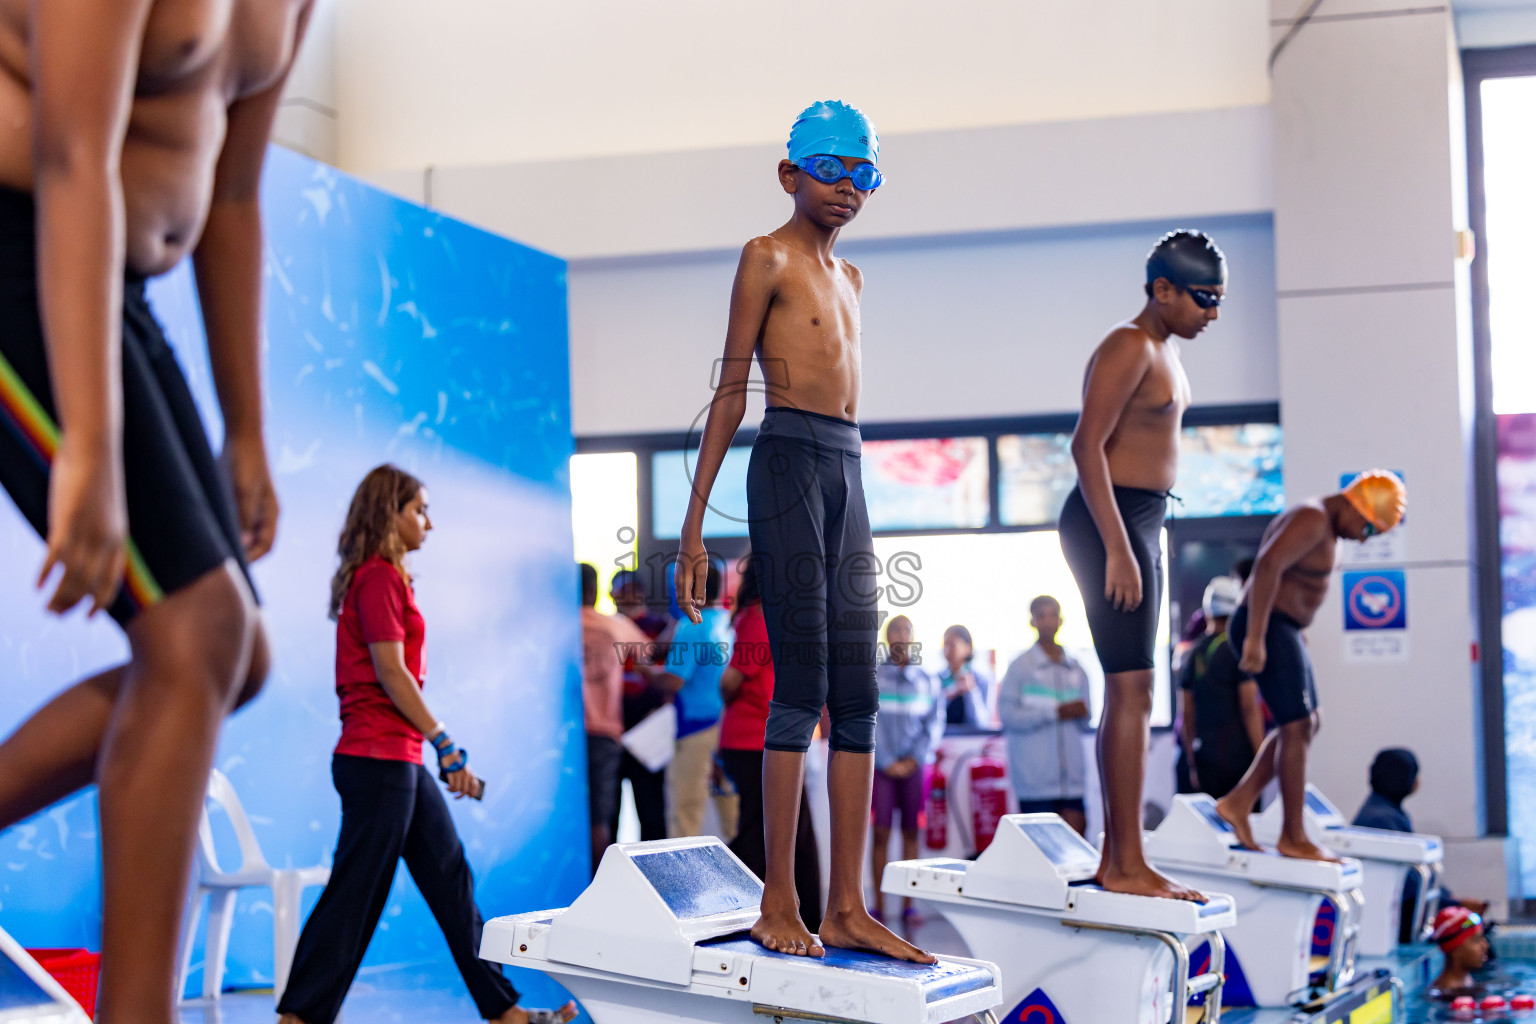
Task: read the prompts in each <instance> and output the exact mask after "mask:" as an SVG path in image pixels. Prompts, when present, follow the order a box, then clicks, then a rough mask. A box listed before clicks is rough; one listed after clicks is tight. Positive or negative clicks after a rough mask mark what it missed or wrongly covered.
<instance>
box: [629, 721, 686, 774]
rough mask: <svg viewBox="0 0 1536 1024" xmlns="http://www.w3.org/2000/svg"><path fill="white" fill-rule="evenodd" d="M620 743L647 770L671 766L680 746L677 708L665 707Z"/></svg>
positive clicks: (635, 728) (634, 729)
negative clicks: (676, 750) (674, 752)
mask: <svg viewBox="0 0 1536 1024" xmlns="http://www.w3.org/2000/svg"><path fill="white" fill-rule="evenodd" d="M620 742H621V743H623V744H624V749H625V750H628V751H629V752H630V753H631V754H633V755H634V757H635V760H636V761H639V762H640V763H641V764H643V765H645V767H646V769H647V770H649V771H653V772H659V771H661V770H662V769H663V768H665V767H666V766H667V765H668V764H670V763H671V761H672V751H673V750H674V749H676V747H677V707H676V706H675V705H673V704H663V705H662V706H661V707H659V708H657V709H656V710H655V711H652V712H651V713H650V714H649V715H646V716H645V719H644V721H642V722H641V723H640V724H639V725H637V726H635V727H634V728H633V729H631V730H629V732H626V733H625V734H624V735H623V736H622V737H621V738H620Z"/></svg>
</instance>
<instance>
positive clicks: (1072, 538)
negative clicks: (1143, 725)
mask: <svg viewBox="0 0 1536 1024" xmlns="http://www.w3.org/2000/svg"><path fill="white" fill-rule="evenodd" d="M1115 505H1116V506H1117V507H1118V508H1119V509H1120V518H1121V519H1122V520H1123V521H1124V522H1125V533H1126V536H1127V537H1128V538H1130V542H1131V552H1132V554H1134V555H1135V556H1136V565H1137V566H1138V567H1139V568H1140V569H1141V604H1139V605H1137V606H1136V607H1135V608H1133V609H1132V610H1131V611H1128V612H1123V611H1120V610H1119V609H1117V608H1115V607H1114V605H1112V604H1110V603H1109V600H1108V599H1107V598H1106V597H1105V596H1104V579H1105V575H1106V567H1105V558H1106V553H1105V549H1104V540H1103V538H1101V537H1100V536H1099V528H1098V527H1097V526H1096V525H1094V522H1093V516H1092V515H1091V514H1090V513H1089V511H1088V503H1087V502H1086V501H1084V500H1083V493H1082V491H1081V490H1080V489H1079V488H1077V487H1074V488H1072V493H1071V494H1069V495H1067V503H1066V505H1064V506H1063V507H1062V510H1061V523H1060V536H1061V551H1062V554H1063V555H1065V556H1066V559H1067V566H1068V567H1069V568H1070V569H1071V570H1072V577H1073V579H1075V580H1077V589H1078V590H1080V591H1082V594H1083V607H1084V609H1085V610H1086V612H1087V614H1088V629H1089V631H1090V632H1092V634H1093V649H1094V651H1095V652H1096V653H1097V654H1098V656H1099V664H1100V665H1101V666H1102V667H1103V669H1104V672H1105V673H1106V674H1109V673H1114V672H1138V671H1146V670H1150V669H1151V668H1152V667H1153V661H1152V652H1153V650H1154V648H1155V647H1156V644H1157V617H1158V614H1159V612H1160V611H1161V610H1162V606H1163V552H1162V532H1163V517H1164V516H1165V514H1166V513H1167V508H1168V495H1167V494H1166V493H1164V492H1162V491H1148V490H1143V489H1142V488H1140V487H1118V486H1117V487H1116V488H1115Z"/></svg>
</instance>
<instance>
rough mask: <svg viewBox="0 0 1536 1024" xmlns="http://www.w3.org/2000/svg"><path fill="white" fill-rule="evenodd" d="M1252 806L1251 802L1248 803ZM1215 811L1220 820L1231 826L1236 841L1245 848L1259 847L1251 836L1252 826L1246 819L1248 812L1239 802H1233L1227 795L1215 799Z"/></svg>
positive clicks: (1254, 848) (1254, 849)
mask: <svg viewBox="0 0 1536 1024" xmlns="http://www.w3.org/2000/svg"><path fill="white" fill-rule="evenodd" d="M1248 806H1249V807H1252V806H1253V804H1251V803H1250V804H1248ZM1216 813H1217V814H1218V815H1219V816H1220V817H1221V820H1222V821H1224V822H1226V823H1227V824H1228V825H1231V826H1232V832H1233V834H1234V835H1236V836H1237V841H1238V843H1239V844H1241V845H1242V848H1243V849H1245V850H1253V851H1255V852H1257V851H1258V850H1259V849H1261V847H1260V846H1259V844H1258V841H1257V840H1255V839H1254V838H1253V826H1252V825H1251V824H1250V823H1249V821H1248V812H1247V811H1246V810H1244V809H1243V805H1242V804H1241V802H1239V803H1233V802H1232V801H1231V800H1230V799H1228V798H1227V797H1222V798H1221V799H1220V800H1217V801H1216Z"/></svg>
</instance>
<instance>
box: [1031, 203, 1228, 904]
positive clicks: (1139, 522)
mask: <svg viewBox="0 0 1536 1024" xmlns="http://www.w3.org/2000/svg"><path fill="white" fill-rule="evenodd" d="M1226 282H1227V264H1226V259H1225V257H1223V256H1222V254H1221V250H1220V249H1218V248H1216V243H1214V242H1212V241H1211V240H1210V239H1209V238H1207V237H1206V236H1205V235H1203V234H1201V233H1200V232H1195V231H1175V232H1170V233H1169V234H1167V235H1165V236H1163V238H1162V239H1161V240H1159V241H1158V243H1157V246H1156V247H1155V248H1154V249H1153V250H1152V252H1151V253H1149V254H1148V256H1147V283H1146V294H1147V302H1146V305H1145V306H1144V307H1143V308H1142V311H1141V312H1140V313H1139V314H1137V316H1136V318H1135V319H1133V320H1131V321H1129V322H1128V323H1123V324H1121V325H1120V326H1118V327H1116V328H1115V329H1114V330H1112V331H1110V333H1109V336H1108V337H1107V338H1105V339H1104V340H1103V341H1102V342H1100V343H1099V347H1098V348H1097V349H1095V350H1094V353H1093V356H1092V357H1091V358H1090V359H1089V360H1088V369H1087V372H1086V374H1085V378H1084V382H1083V412H1082V415H1081V416H1080V417H1079V418H1078V421H1077V430H1076V432H1075V433H1074V434H1073V435H1072V458H1073V460H1074V461H1075V462H1076V463H1077V476H1078V485H1077V487H1075V488H1073V490H1072V493H1071V494H1069V495H1068V496H1067V501H1066V504H1065V506H1063V508H1062V512H1061V524H1060V535H1061V548H1062V553H1063V554H1064V555H1065V556H1066V560H1067V564H1068V566H1069V567H1070V568H1071V570H1072V575H1073V577H1074V578H1075V579H1076V580H1077V586H1078V589H1079V590H1081V591H1082V595H1083V606H1084V609H1085V610H1086V612H1087V618H1088V627H1089V629H1090V631H1091V632H1092V633H1093V646H1094V650H1095V652H1096V653H1097V654H1098V657H1099V663H1100V664H1101V665H1102V666H1103V669H1104V714H1103V717H1102V718H1101V720H1100V723H1099V737H1098V739H1099V778H1100V779H1101V780H1102V781H1103V787H1104V822H1105V824H1104V852H1103V855H1102V857H1101V859H1100V862H1099V871H1098V875H1097V880H1098V883H1099V884H1100V885H1102V886H1103V887H1104V888H1106V889H1108V890H1110V891H1111V892H1126V893H1135V894H1137V895H1142V896H1162V897H1170V898H1173V899H1183V900H1199V901H1201V902H1204V897H1202V896H1201V895H1200V894H1199V893H1197V892H1194V891H1192V890H1190V889H1186V888H1184V887H1183V886H1181V885H1179V884H1178V883H1176V882H1174V881H1172V880H1171V879H1168V878H1165V877H1164V876H1162V875H1160V874H1158V873H1157V872H1156V871H1154V870H1152V867H1151V865H1149V864H1148V863H1147V860H1146V856H1145V854H1143V852H1142V846H1141V825H1142V822H1141V795H1142V786H1143V783H1144V781H1145V779H1146V773H1147V745H1148V742H1149V722H1150V720H1151V719H1150V715H1151V712H1152V665H1153V660H1152V659H1153V649H1154V647H1155V645H1156V641H1157V618H1158V613H1159V611H1160V609H1161V607H1162V587H1163V561H1162V548H1161V535H1162V530H1163V516H1164V513H1165V511H1166V507H1167V503H1168V496H1169V491H1170V488H1172V487H1173V484H1174V480H1175V478H1176V477H1177V476H1178V468H1179V429H1180V426H1181V424H1182V422H1183V419H1184V410H1185V409H1187V408H1189V403H1190V391H1189V380H1188V378H1186V377H1185V376H1184V367H1183V365H1182V364H1181V363H1180V362H1179V348H1178V342H1177V341H1176V340H1175V339H1176V338H1186V339H1187V338H1193V337H1195V336H1196V335H1198V334H1199V333H1200V332H1201V331H1203V330H1205V328H1206V327H1207V326H1209V325H1210V323H1211V322H1212V321H1214V320H1215V319H1216V317H1217V315H1218V307H1219V306H1220V305H1221V300H1222V297H1223V295H1225V293H1226Z"/></svg>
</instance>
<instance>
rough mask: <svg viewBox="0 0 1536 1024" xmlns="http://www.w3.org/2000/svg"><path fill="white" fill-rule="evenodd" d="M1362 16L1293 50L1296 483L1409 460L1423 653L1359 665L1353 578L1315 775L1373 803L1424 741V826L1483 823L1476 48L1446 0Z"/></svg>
mask: <svg viewBox="0 0 1536 1024" xmlns="http://www.w3.org/2000/svg"><path fill="white" fill-rule="evenodd" d="M1291 2H1292V0H1276V9H1277V11H1278V10H1279V9H1280V8H1282V7H1286V6H1288V5H1289V4H1290V3H1291ZM1349 14H1350V15H1351V16H1346V17H1339V18H1335V19H1332V20H1326V21H1318V22H1314V23H1313V24H1310V25H1308V26H1307V27H1306V28H1305V29H1304V30H1303V31H1302V32H1301V33H1300V34H1298V35H1297V36H1296V37H1295V39H1294V40H1293V42H1292V43H1291V45H1290V47H1289V48H1288V49H1287V50H1286V51H1285V52H1284V54H1283V55H1282V56H1281V58H1280V60H1279V61H1278V62H1277V64H1276V66H1275V97H1274V115H1275V244H1276V273H1277V284H1278V286H1279V311H1280V336H1279V341H1280V345H1279V353H1280V392H1281V403H1282V415H1283V418H1284V421H1285V446H1286V452H1285V461H1286V465H1285V483H1286V491H1287V495H1288V497H1290V498H1291V499H1292V500H1295V499H1296V498H1298V497H1301V496H1304V495H1307V494H1319V493H1325V492H1328V491H1332V490H1336V489H1337V488H1338V484H1339V477H1340V474H1342V473H1348V472H1353V471H1358V470H1361V469H1367V468H1371V467H1376V466H1382V467H1386V468H1390V469H1396V470H1399V471H1402V472H1403V473H1404V474H1405V476H1406V480H1407V484H1408V493H1409V523H1408V531H1409V533H1408V535H1407V544H1408V547H1407V550H1406V552H1405V554H1404V556H1403V558H1402V559H1400V560H1397V561H1395V562H1394V563H1393V566H1394V567H1396V568H1402V569H1405V570H1406V573H1407V590H1408V593H1407V604H1408V625H1409V628H1410V636H1409V644H1410V649H1409V652H1408V656H1407V657H1405V658H1403V659H1402V660H1397V661H1372V662H1364V663H1362V662H1357V661H1350V660H1349V659H1348V658H1347V657H1346V656H1345V642H1346V641H1345V636H1344V629H1343V622H1344V611H1343V605H1342V603H1341V599H1342V595H1341V593H1340V591H1341V580H1340V579H1339V577H1338V576H1337V575H1335V577H1334V586H1333V588H1332V592H1331V593H1330V594H1329V597H1328V601H1327V602H1326V603H1325V604H1324V605H1323V607H1322V609H1321V610H1320V611H1319V613H1318V616H1317V619H1316V621H1315V622H1314V624H1313V626H1312V629H1311V630H1310V631H1309V633H1308V640H1309V650H1310V651H1311V654H1312V657H1313V660H1314V662H1315V664H1316V669H1317V677H1318V689H1319V692H1320V701H1321V705H1322V709H1323V721H1324V727H1323V730H1322V733H1321V734H1320V735H1319V737H1318V740H1317V742H1316V744H1315V745H1314V748H1313V757H1312V777H1313V780H1314V781H1316V782H1317V783H1319V784H1320V785H1321V786H1322V787H1323V789H1324V790H1325V791H1326V792H1327V793H1328V794H1329V795H1330V796H1331V797H1332V798H1333V799H1334V801H1335V802H1336V803H1338V804H1339V806H1341V807H1346V808H1354V807H1356V806H1358V804H1359V801H1360V800H1361V799H1362V798H1363V797H1364V796H1365V794H1366V791H1367V786H1366V771H1367V766H1368V765H1369V763H1370V759H1371V757H1372V755H1373V754H1374V752H1375V751H1376V750H1378V749H1379V748H1381V747H1385V746H1407V747H1411V748H1413V749H1414V750H1415V751H1416V752H1417V754H1418V756H1419V761H1420V764H1421V766H1422V775H1421V778H1422V781H1423V786H1422V789H1421V790H1420V793H1419V794H1418V795H1417V796H1415V797H1414V799H1413V802H1412V803H1411V804H1410V810H1411V811H1412V812H1413V814H1414V820H1415V824H1416V825H1417V826H1418V827H1420V828H1422V829H1423V830H1425V831H1430V832H1439V833H1443V834H1447V835H1453V836H1471V835H1478V834H1480V829H1481V819H1480V814H1479V811H1480V807H1479V796H1480V792H1481V790H1480V786H1479V784H1478V740H1477V737H1478V733H1479V730H1478V727H1477V720H1478V719H1477V692H1476V688H1475V679H1476V675H1475V671H1474V666H1473V664H1472V661H1471V657H1470V654H1471V649H1472V640H1473V632H1472V622H1471V617H1470V614H1469V611H1470V609H1471V607H1472V605H1473V595H1474V594H1475V593H1476V589H1475V581H1476V572H1477V567H1476V566H1475V565H1473V564H1472V562H1471V560H1470V557H1469V551H1470V538H1471V531H1472V528H1473V524H1472V522H1471V521H1470V518H1469V505H1470V501H1469V499H1468V495H1469V493H1470V474H1471V464H1470V460H1469V458H1468V455H1469V451H1470V448H1469V431H1470V413H1471V407H1470V387H1469V376H1468V374H1469V370H1470V367H1469V363H1468V360H1467V353H1468V351H1469V349H1468V346H1469V343H1470V338H1469V332H1468V330H1467V325H1466V323H1465V319H1464V316H1463V308H1464V300H1465V297H1466V274H1465V272H1464V271H1458V267H1457V265H1456V262H1455V251H1456V250H1455V231H1456V229H1457V228H1461V227H1465V223H1466V222H1465V205H1466V204H1465V195H1466V192H1465V182H1464V181H1463V180H1462V151H1463V149H1464V145H1465V134H1464V128H1463V126H1462V123H1461V120H1462V119H1461V116H1460V115H1461V109H1462V108H1461V103H1462V99H1461V81H1460V64H1459V61H1458V60H1457V59H1456V54H1455V50H1454V43H1455V39H1454V30H1453V26H1452V23H1451V18H1450V15H1449V13H1448V12H1447V11H1446V10H1445V9H1443V8H1417V9H1410V8H1404V7H1403V6H1402V5H1401V4H1398V3H1396V2H1395V0H1352V2H1351V4H1350V12H1349ZM1356 14H1358V15H1359V16H1354V15H1356ZM1277 30H1278V29H1277ZM1494 571H1496V570H1494ZM1448 738H1449V739H1450V742H1447V739H1448ZM1451 881H1452V885H1453V887H1454V886H1455V880H1454V879H1452V880H1451Z"/></svg>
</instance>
